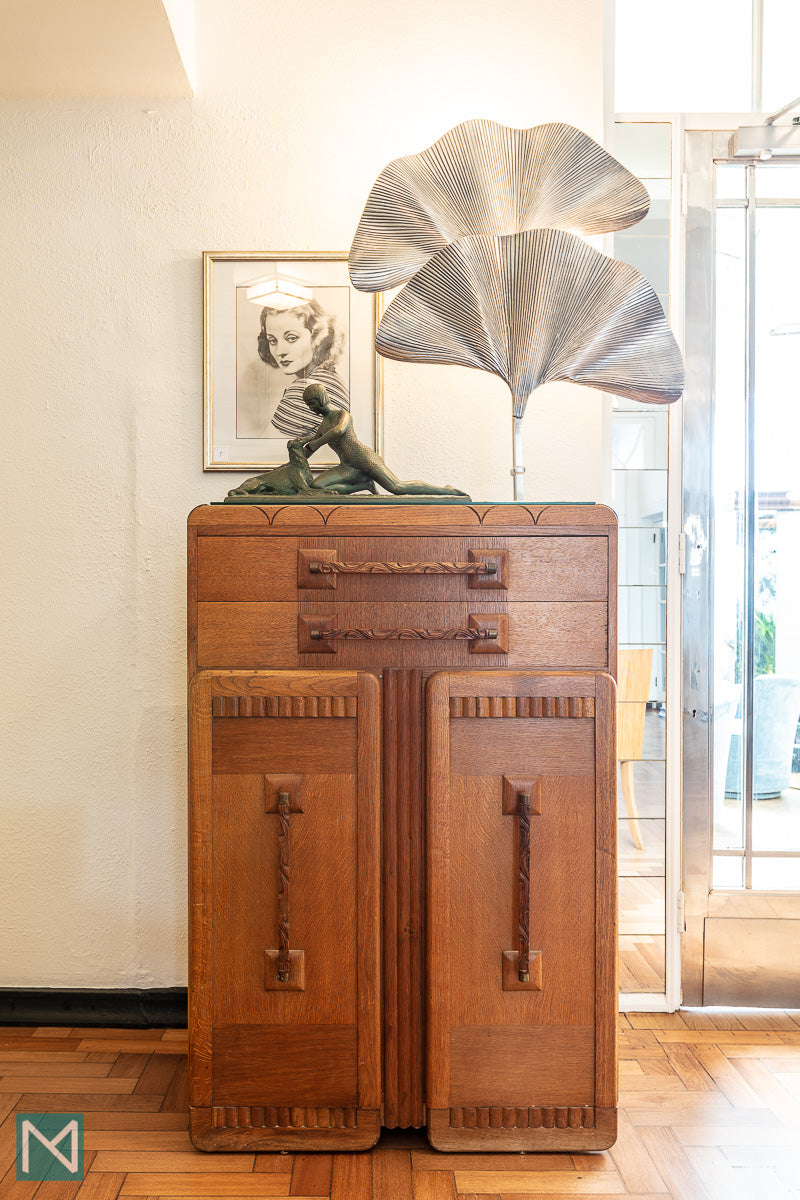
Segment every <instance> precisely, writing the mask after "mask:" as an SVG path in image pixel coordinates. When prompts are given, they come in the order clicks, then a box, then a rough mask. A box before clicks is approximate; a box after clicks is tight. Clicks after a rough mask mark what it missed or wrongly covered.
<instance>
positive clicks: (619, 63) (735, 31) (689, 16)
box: [615, 0, 798, 112]
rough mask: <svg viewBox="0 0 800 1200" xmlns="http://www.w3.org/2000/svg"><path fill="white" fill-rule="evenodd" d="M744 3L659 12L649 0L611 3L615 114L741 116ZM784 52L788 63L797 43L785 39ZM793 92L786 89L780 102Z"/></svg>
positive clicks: (687, 2)
mask: <svg viewBox="0 0 800 1200" xmlns="http://www.w3.org/2000/svg"><path fill="white" fill-rule="evenodd" d="M766 2H767V3H769V0H766ZM751 3H752V0H672V3H671V4H670V5H669V6H668V7H666V8H665V7H664V6H663V5H661V4H656V3H655V2H654V0H616V62H615V70H616V108H617V111H618V112H647V111H651V112H725V111H731V112H744V111H746V110H748V109H749V108H750V101H751V61H750V59H751V40H752V16H751ZM784 3H785V4H786V5H787V6H788V5H789V4H791V3H795V4H796V0H784ZM785 50H786V53H787V54H790V53H792V52H794V55H795V59H796V52H797V39H796V38H794V39H790V40H789V41H788V44H786V45H785ZM796 80H797V75H796V71H795V82H796ZM797 90H798V89H797V87H795V89H794V92H792V91H791V89H790V94H789V95H787V96H786V97H785V98H784V102H785V101H788V100H790V99H791V96H792V95H794V94H796V92H797ZM780 103H781V101H780V100H779V101H778V102H777V104H776V105H775V107H776V108H777V107H778V104H780Z"/></svg>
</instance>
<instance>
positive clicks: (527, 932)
mask: <svg viewBox="0 0 800 1200" xmlns="http://www.w3.org/2000/svg"><path fill="white" fill-rule="evenodd" d="M530 908H531V797H530V793H528V792H520V794H519V960H518V968H519V981H520V983H529V982H530V978H531V974H530V954H531V918H530Z"/></svg>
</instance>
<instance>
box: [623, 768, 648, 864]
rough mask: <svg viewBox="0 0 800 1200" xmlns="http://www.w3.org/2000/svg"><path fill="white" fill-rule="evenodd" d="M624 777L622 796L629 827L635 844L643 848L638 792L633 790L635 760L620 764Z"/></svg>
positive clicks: (637, 847)
mask: <svg viewBox="0 0 800 1200" xmlns="http://www.w3.org/2000/svg"><path fill="white" fill-rule="evenodd" d="M619 773H620V777H621V779H622V797H623V799H624V801H625V811H626V812H627V814H628V827H629V828H630V831H631V837H632V838H633V844H634V846H635V847H636V849H637V850H642V849H643V843H642V834H641V831H640V829H639V812H638V809H637V808H636V793H635V791H634V790H633V760H632V759H631V760H629V761H628V762H622V763H620V764H619Z"/></svg>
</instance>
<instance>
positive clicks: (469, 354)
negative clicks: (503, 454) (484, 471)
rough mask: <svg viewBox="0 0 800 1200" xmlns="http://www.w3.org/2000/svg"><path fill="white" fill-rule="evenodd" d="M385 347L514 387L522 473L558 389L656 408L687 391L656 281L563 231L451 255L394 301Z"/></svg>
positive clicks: (384, 329)
mask: <svg viewBox="0 0 800 1200" xmlns="http://www.w3.org/2000/svg"><path fill="white" fill-rule="evenodd" d="M375 347H376V349H377V350H378V352H379V353H380V354H382V355H383V356H384V357H385V358H395V359H401V360H403V361H407V362H426V363H453V364H457V365H460V366H465V367H477V368H480V369H481V370H484V371H491V372H492V373H493V374H495V375H499V376H500V378H501V379H504V380H505V381H506V383H507V384H508V386H509V388H510V389H511V395H512V399H513V411H514V444H515V460H514V461H515V468H516V463H517V462H518V461H519V458H521V454H520V453H519V452H520V449H521V446H520V443H521V421H522V417H523V414H524V412H525V406H526V404H527V402H528V398H529V397H530V395H531V393H532V392H533V391H534V390H535V389H536V388H537V387H539V386H540V385H541V384H543V383H546V382H547V381H548V380H570V381H572V382H574V383H580V384H584V385H586V386H588V387H594V388H599V389H601V390H602V391H608V392H613V393H615V394H616V395H618V396H627V397H629V398H630V399H632V400H640V401H644V402H646V403H650V404H668V403H670V402H671V401H673V400H677V399H678V397H679V396H680V394H681V391H682V389H683V363H682V361H681V355H680V351H679V350H678V347H677V344H676V342H675V338H674V337H673V335H672V331H671V330H670V328H669V325H668V324H667V321H666V318H665V316H664V312H663V310H662V308H661V304H660V303H659V300H658V297H657V296H656V294H655V292H654V291H653V288H652V287H651V286H650V284H649V283H648V282H647V280H646V279H645V278H644V276H643V275H641V274H640V273H639V272H638V271H637V270H636V269H635V267H631V266H629V265H628V264H627V263H623V262H619V261H617V260H616V259H613V258H608V257H607V256H606V255H605V254H601V253H600V252H599V251H598V250H595V249H593V247H591V246H589V245H588V244H587V243H586V242H584V241H583V240H582V239H581V238H578V237H575V236H574V235H573V234H570V233H565V232H564V231H563V230H556V229H532V230H527V231H525V232H523V233H518V234H511V235H508V236H501V237H486V236H479V237H466V238H462V239H461V240H460V241H457V242H454V243H453V244H452V245H450V246H446V247H445V248H444V249H443V250H441V251H440V252H439V253H438V254H437V255H436V256H435V257H434V258H432V259H430V261H429V262H428V263H426V265H425V266H424V267H423V268H422V269H421V270H420V271H418V272H417V274H416V275H415V276H414V278H413V279H412V280H411V281H410V282H409V283H408V284H406V286H405V287H404V288H403V290H402V291H401V292H400V293H399V295H397V296H396V297H395V299H394V300H393V301H392V302H391V304H390V305H389V307H388V308H387V310H386V312H385V314H384V317H383V320H382V321H381V324H380V327H379V329H378V335H377V338H376V339H375Z"/></svg>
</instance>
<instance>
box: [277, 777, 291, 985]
mask: <svg viewBox="0 0 800 1200" xmlns="http://www.w3.org/2000/svg"><path fill="white" fill-rule="evenodd" d="M289 800H290V797H289V793H288V792H278V821H279V823H280V824H279V830H278V964H277V972H278V982H279V983H288V982H289V812H290V803H289Z"/></svg>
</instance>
